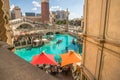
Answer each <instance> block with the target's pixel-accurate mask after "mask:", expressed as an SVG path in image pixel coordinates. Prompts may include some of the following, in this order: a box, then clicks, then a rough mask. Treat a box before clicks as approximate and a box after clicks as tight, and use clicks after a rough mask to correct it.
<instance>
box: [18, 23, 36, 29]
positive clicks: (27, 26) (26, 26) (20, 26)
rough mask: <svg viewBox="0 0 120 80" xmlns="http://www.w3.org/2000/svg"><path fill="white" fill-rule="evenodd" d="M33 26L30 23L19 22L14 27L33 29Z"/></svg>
mask: <svg viewBox="0 0 120 80" xmlns="http://www.w3.org/2000/svg"><path fill="white" fill-rule="evenodd" d="M33 28H34V27H33V26H32V25H30V24H20V25H19V26H18V27H17V28H16V29H28V30H29V29H33Z"/></svg>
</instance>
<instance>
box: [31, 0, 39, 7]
mask: <svg viewBox="0 0 120 80" xmlns="http://www.w3.org/2000/svg"><path fill="white" fill-rule="evenodd" d="M32 4H33V5H34V7H41V5H40V3H39V2H37V1H32Z"/></svg>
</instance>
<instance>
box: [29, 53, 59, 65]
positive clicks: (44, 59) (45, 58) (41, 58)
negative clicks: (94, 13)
mask: <svg viewBox="0 0 120 80" xmlns="http://www.w3.org/2000/svg"><path fill="white" fill-rule="evenodd" d="M31 63H32V64H33V65H37V64H52V65H57V62H56V61H55V60H54V56H53V55H49V54H46V53H44V52H42V53H41V54H39V55H36V56H34V57H33V59H32V62H31Z"/></svg>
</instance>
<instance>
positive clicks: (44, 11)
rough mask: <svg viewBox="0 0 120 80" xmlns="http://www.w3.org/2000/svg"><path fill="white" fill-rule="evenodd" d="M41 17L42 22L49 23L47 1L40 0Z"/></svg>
mask: <svg viewBox="0 0 120 80" xmlns="http://www.w3.org/2000/svg"><path fill="white" fill-rule="evenodd" d="M41 15H42V22H43V23H48V22H49V0H41Z"/></svg>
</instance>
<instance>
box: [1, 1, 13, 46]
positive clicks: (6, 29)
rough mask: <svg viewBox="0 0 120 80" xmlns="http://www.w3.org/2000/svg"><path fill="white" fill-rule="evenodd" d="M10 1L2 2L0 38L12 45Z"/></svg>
mask: <svg viewBox="0 0 120 80" xmlns="http://www.w3.org/2000/svg"><path fill="white" fill-rule="evenodd" d="M8 4H9V0H0V38H1V40H2V41H4V42H7V43H8V44H11V43H12V41H11V32H12V30H11V28H10V24H9V18H10V12H9V9H10V6H9V5H8Z"/></svg>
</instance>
